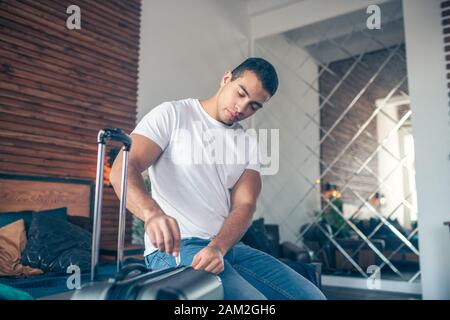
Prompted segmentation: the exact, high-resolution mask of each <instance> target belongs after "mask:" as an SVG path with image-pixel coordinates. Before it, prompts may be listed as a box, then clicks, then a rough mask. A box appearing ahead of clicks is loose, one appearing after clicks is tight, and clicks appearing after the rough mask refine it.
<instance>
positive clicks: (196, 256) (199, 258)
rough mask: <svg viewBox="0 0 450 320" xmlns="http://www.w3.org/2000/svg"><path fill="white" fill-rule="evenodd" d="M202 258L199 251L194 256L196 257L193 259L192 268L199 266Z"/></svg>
mask: <svg viewBox="0 0 450 320" xmlns="http://www.w3.org/2000/svg"><path fill="white" fill-rule="evenodd" d="M201 259H202V258H201V255H199V254H198V253H197V254H196V255H195V256H194V259H193V260H192V263H191V267H192V268H194V269H196V268H197V265H198V264H199V263H200V260H201Z"/></svg>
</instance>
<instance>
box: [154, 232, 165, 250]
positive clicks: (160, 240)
mask: <svg viewBox="0 0 450 320" xmlns="http://www.w3.org/2000/svg"><path fill="white" fill-rule="evenodd" d="M153 233H154V237H155V244H154V246H155V247H157V248H158V250H159V251H161V252H163V251H164V236H163V234H162V233H161V231H159V230H158V229H154V230H153Z"/></svg>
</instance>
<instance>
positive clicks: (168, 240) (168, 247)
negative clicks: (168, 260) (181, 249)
mask: <svg viewBox="0 0 450 320" xmlns="http://www.w3.org/2000/svg"><path fill="white" fill-rule="evenodd" d="M161 232H162V234H163V236H164V247H165V251H166V253H167V254H169V255H172V249H173V239H172V231H171V229H170V228H169V226H168V225H167V224H166V223H162V224H161Z"/></svg>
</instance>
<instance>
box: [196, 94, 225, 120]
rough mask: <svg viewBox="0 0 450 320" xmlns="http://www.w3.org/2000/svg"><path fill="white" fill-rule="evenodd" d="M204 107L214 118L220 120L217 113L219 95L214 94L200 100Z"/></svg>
mask: <svg viewBox="0 0 450 320" xmlns="http://www.w3.org/2000/svg"><path fill="white" fill-rule="evenodd" d="M199 101H200V104H201V105H202V107H203V109H205V111H206V112H207V113H208V114H209V115H210V116H211V117H212V118H214V119H216V120H217V121H220V120H219V115H218V114H217V97H216V96H213V97H211V98H208V99H205V100H199Z"/></svg>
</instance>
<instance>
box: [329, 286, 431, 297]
mask: <svg viewBox="0 0 450 320" xmlns="http://www.w3.org/2000/svg"><path fill="white" fill-rule="evenodd" d="M322 292H323V293H324V294H325V296H326V297H327V299H328V300H421V299H422V296H421V295H416V294H406V293H397V292H386V291H378V290H364V289H351V288H341V287H329V286H322Z"/></svg>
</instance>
